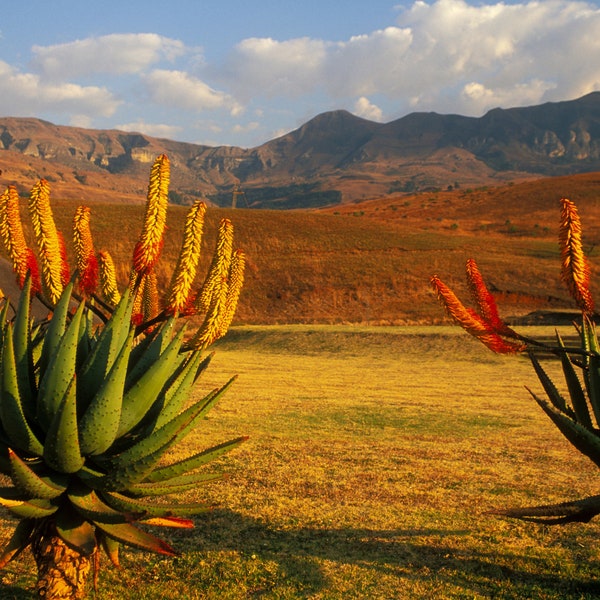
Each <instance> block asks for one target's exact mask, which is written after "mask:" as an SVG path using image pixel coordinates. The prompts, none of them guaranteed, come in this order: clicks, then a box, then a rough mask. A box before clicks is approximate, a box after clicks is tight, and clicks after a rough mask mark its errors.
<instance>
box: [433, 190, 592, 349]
mask: <svg viewBox="0 0 600 600" xmlns="http://www.w3.org/2000/svg"><path fill="white" fill-rule="evenodd" d="M560 203H561V215H560V227H559V235H558V240H559V247H560V255H561V279H562V281H563V283H564V284H565V285H566V287H567V289H568V291H569V293H570V295H571V296H572V298H573V299H574V300H575V302H576V304H577V306H578V307H579V308H580V309H581V311H582V312H583V313H584V315H591V314H592V313H593V311H594V301H593V298H592V292H591V290H590V268H589V263H588V261H587V259H586V257H585V254H584V251H583V243H582V239H581V231H582V228H581V221H580V219H579V213H578V211H577V207H576V206H575V204H574V203H573V202H571V201H570V200H568V199H567V198H562V199H561V201H560ZM467 282H468V285H469V290H470V292H471V296H472V298H473V301H474V304H475V305H476V307H477V308H476V309H472V308H466V307H465V306H464V305H463V304H462V302H461V301H460V300H459V299H458V298H457V296H456V295H455V294H454V292H452V290H451V289H450V288H449V287H448V286H447V285H446V284H444V283H443V282H442V281H441V280H440V278H439V277H438V276H437V275H434V276H433V277H432V278H431V285H432V287H433V289H434V291H435V292H436V295H437V296H438V299H439V300H440V302H441V303H442V305H443V306H444V308H445V309H446V312H447V313H448V315H449V316H450V317H452V319H453V320H454V322H455V323H457V324H458V325H460V326H461V327H462V328H463V329H465V330H466V331H467V332H468V333H470V334H471V335H472V336H474V337H475V338H477V339H478V340H479V341H481V342H482V343H483V344H485V345H486V346H487V347H488V348H490V349H491V350H493V351H494V352H498V353H513V352H522V351H524V350H526V349H527V346H528V344H529V343H530V342H531V340H528V339H527V338H525V337H524V336H521V335H520V334H518V333H517V332H515V331H514V330H513V329H511V328H510V327H509V326H508V325H507V324H506V323H505V322H504V321H503V320H502V319H501V318H500V315H499V313H498V308H497V306H496V301H495V299H494V297H493V295H492V294H491V293H490V291H489V289H488V288H487V286H486V285H485V282H484V280H483V277H482V276H481V273H480V271H479V268H478V267H477V264H476V263H475V261H474V260H473V259H469V260H468V261H467Z"/></svg>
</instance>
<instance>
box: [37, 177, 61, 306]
mask: <svg viewBox="0 0 600 600" xmlns="http://www.w3.org/2000/svg"><path fill="white" fill-rule="evenodd" d="M29 213H30V215H31V222H32V225H33V232H34V235H35V240H36V244H37V248H38V256H39V258H40V263H41V267H42V289H43V291H44V294H45V295H46V297H47V299H48V300H49V301H50V302H51V303H52V304H56V303H57V302H58V299H59V298H60V295H61V293H62V290H63V288H64V283H63V281H64V274H65V270H64V268H65V267H64V261H63V255H64V246H62V244H61V240H60V237H59V235H58V231H57V229H56V224H55V223H54V217H53V215H52V209H51V208H50V186H49V185H48V182H47V181H46V180H45V179H41V180H40V181H39V182H38V183H37V184H36V185H35V186H34V187H33V189H32V190H31V195H30V197H29Z"/></svg>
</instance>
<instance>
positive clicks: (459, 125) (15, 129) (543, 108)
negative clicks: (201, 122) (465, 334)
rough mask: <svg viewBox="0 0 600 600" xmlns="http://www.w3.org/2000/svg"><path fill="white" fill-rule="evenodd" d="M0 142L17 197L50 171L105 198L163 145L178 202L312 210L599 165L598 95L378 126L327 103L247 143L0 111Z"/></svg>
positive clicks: (80, 192) (419, 115)
mask: <svg viewBox="0 0 600 600" xmlns="http://www.w3.org/2000/svg"><path fill="white" fill-rule="evenodd" d="M0 150H1V151H0V169H2V171H3V173H4V176H3V178H4V179H5V180H6V179H7V178H8V181H10V182H17V183H19V184H20V185H21V188H22V190H23V193H27V192H28V189H30V188H31V186H32V185H33V183H34V182H35V179H36V178H39V177H47V178H48V177H54V182H53V185H54V187H55V188H57V190H58V192H59V193H61V194H63V195H64V197H70V195H77V197H81V196H84V197H85V196H90V195H91V196H94V194H97V195H99V194H100V192H99V190H101V191H102V192H103V193H104V192H106V191H107V190H106V186H107V185H108V186H110V185H112V186H114V190H113V191H114V194H115V196H117V195H118V194H119V193H121V194H122V193H125V192H126V191H127V193H129V192H131V193H133V192H135V193H139V192H140V191H143V190H144V189H145V187H144V186H145V184H144V183H143V180H144V179H145V178H146V177H147V165H148V164H149V163H150V162H151V161H153V160H154V158H155V157H156V156H157V155H158V154H160V153H163V152H165V153H167V154H168V155H169V156H170V157H171V159H172V163H173V164H174V165H177V167H176V168H174V169H173V173H172V186H171V189H172V191H173V198H174V199H176V200H177V201H180V202H186V203H187V202H191V201H192V200H193V199H195V198H198V197H205V198H208V199H209V200H212V201H213V202H215V203H217V204H228V203H230V201H231V190H232V188H233V186H234V185H236V184H241V185H242V186H243V188H244V190H245V191H246V195H247V197H248V198H249V199H250V200H249V204H251V205H252V206H277V207H281V206H286V207H288V206H309V205H310V206H317V205H319V204H320V203H321V204H322V203H323V202H325V203H331V202H332V201H333V200H332V198H335V199H336V200H335V201H342V202H344V201H355V200H359V199H363V198H366V197H375V196H378V195H379V196H381V195H385V194H387V193H390V192H394V191H402V190H411V191H412V190H419V189H431V188H446V187H448V186H450V185H452V186H454V185H457V184H458V185H460V186H465V187H472V186H477V185H490V184H494V183H501V182H502V181H506V180H514V179H518V178H524V177H532V176H542V175H564V174H570V173H578V172H584V171H599V170H600V92H592V93H590V94H587V95H585V96H583V97H582V98H579V99H575V100H568V101H563V102H554V103H545V104H541V105H537V106H530V107H519V108H509V109H502V108H496V109H493V110H490V111H489V112H487V113H486V114H485V115H484V116H482V117H479V118H475V117H465V116H461V115H442V114H438V113H435V112H415V113H411V114H409V115H407V116H405V117H402V118H400V119H397V120H395V121H392V122H390V123H376V122H374V121H369V120H368V119H364V118H362V117H358V116H356V115H353V114H352V113H350V112H348V111H346V110H332V111H329V112H325V113H322V114H319V115H317V116H315V117H314V118H312V119H310V120H309V121H307V122H306V123H304V124H303V125H301V126H300V127H298V128H297V129H295V130H294V131H291V132H289V133H287V134H285V135H283V136H280V137H278V138H276V139H274V140H271V141H269V142H267V143H265V144H262V145H261V146H259V147H257V148H250V149H243V148H237V147H234V146H222V147H208V146H200V145H196V144H190V143H182V142H176V141H172V140H166V139H157V138H153V137H151V136H146V135H143V134H141V133H126V132H122V131H115V130H107V131H103V130H89V129H81V128H75V127H62V126H57V125H53V124H52V123H48V122H47V121H42V120H39V119H34V118H11V117H7V118H0ZM19 161H20V165H19V166H17V163H19ZM108 173H111V174H112V175H113V176H114V175H118V176H119V179H118V180H115V179H114V177H112V178H111V177H107V176H106V175H107V174H108ZM113 180H114V181H115V183H108V182H109V181H113ZM274 199H275V200H274Z"/></svg>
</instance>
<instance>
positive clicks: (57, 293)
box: [0, 155, 246, 599]
mask: <svg viewBox="0 0 600 600" xmlns="http://www.w3.org/2000/svg"><path fill="white" fill-rule="evenodd" d="M168 183H169V160H168V158H167V156H166V155H160V156H159V157H158V158H157V159H156V161H155V163H154V166H153V167H152V171H151V174H150V183H149V186H148V195H147V204H146V216H145V219H144V223H143V228H142V232H141V234H140V238H139V241H138V242H137V244H136V245H135V249H134V252H133V260H132V269H131V275H130V280H129V285H127V286H126V288H125V290H124V291H123V292H122V293H121V292H120V291H119V289H118V287H117V280H116V274H115V267H114V263H113V261H112V257H111V256H110V254H109V253H108V252H107V251H105V250H102V251H100V252H96V251H95V249H94V244H93V240H92V235H91V229H90V211H89V209H88V208H86V207H80V208H79V209H78V211H77V214H76V216H75V220H74V240H73V241H74V244H73V246H74V251H75V256H76V259H77V265H76V267H77V269H76V271H75V273H74V275H73V277H72V278H71V279H70V280H69V278H68V275H67V274H68V270H69V269H68V264H67V260H66V253H65V248H64V243H63V241H62V239H63V238H62V236H61V235H60V232H58V230H57V229H56V226H55V225H54V219H53V215H52V210H51V207H50V190H49V187H48V184H47V182H45V181H43V180H42V181H40V183H39V184H38V185H36V186H35V187H34V189H33V190H32V193H31V198H30V202H29V207H30V213H31V220H32V229H33V233H34V240H35V244H36V247H37V257H36V255H35V253H34V252H33V251H32V250H31V249H30V248H29V247H28V246H27V244H26V242H25V236H24V230H23V226H22V224H21V221H20V218H19V210H18V209H19V206H18V200H19V198H18V196H17V194H16V190H15V189H14V187H9V189H8V190H7V192H6V193H4V194H3V195H2V196H1V197H0V238H2V241H3V243H4V246H5V250H6V253H7V255H8V257H9V259H10V260H12V263H13V269H14V271H15V274H16V275H17V281H18V283H19V285H20V286H21V287H22V289H23V291H22V294H21V298H20V300H19V302H18V306H17V308H16V310H14V311H13V308H12V304H11V303H10V301H9V300H8V299H7V298H2V300H0V302H1V303H0V472H1V473H2V474H4V475H5V476H6V479H5V483H6V485H2V484H0V506H3V507H4V508H5V509H6V510H8V511H9V512H10V513H12V515H13V516H14V517H16V518H17V519H18V520H19V522H18V525H17V527H16V528H15V531H14V534H13V535H12V537H11V538H10V540H9V541H8V543H7V544H6V546H5V548H4V550H3V551H0V567H3V566H5V565H6V564H7V563H8V562H9V561H10V560H12V559H13V558H15V556H17V555H18V554H19V553H20V552H21V551H23V550H24V549H25V548H27V547H28V546H31V549H32V552H33V555H34V558H35V560H36V564H37V568H38V581H37V583H36V590H37V593H38V595H39V596H41V597H44V598H47V599H51V598H54V599H56V598H82V597H84V595H85V584H86V578H87V574H88V573H89V570H90V568H91V566H92V564H96V563H97V561H96V559H97V557H98V552H97V550H98V549H99V548H102V549H104V550H105V551H106V553H107V555H108V557H109V558H110V560H111V561H112V562H113V563H114V564H115V565H118V564H119V548H120V547H121V545H127V546H132V547H136V548H140V549H142V550H146V551H150V552H157V553H160V554H165V555H174V554H177V552H176V550H175V549H174V548H172V547H171V545H169V543H167V542H166V541H165V540H163V539H161V538H160V537H157V536H156V535H155V534H154V533H151V532H150V531H149V530H148V528H146V527H145V526H146V525H149V526H166V527H192V526H193V522H192V520H191V517H193V516H194V515H197V514H199V513H202V512H203V511H206V510H207V508H208V507H207V506H205V505H204V504H198V503H181V502H179V501H175V500H171V501H170V502H169V501H168V498H170V497H171V495H172V494H176V493H180V492H185V491H187V490H191V489H193V488H196V487H197V486H199V485H201V484H203V483H206V482H210V481H212V480H214V479H216V478H218V477H219V474H218V473H207V472H206V471H205V470H204V469H203V467H204V466H205V465H206V464H207V463H210V462H211V461H212V460H214V459H216V458H217V457H220V456H221V455H223V454H224V453H226V452H228V451H229V450H231V449H233V448H235V447H236V446H238V445H239V444H240V443H241V442H242V441H243V440H244V439H246V438H245V437H238V438H236V439H232V440H230V441H227V442H225V443H223V444H220V445H218V446H215V447H212V448H208V449H205V450H202V451H199V452H197V453H195V454H192V455H191V456H189V457H188V458H185V459H183V460H179V461H176V462H171V463H169V455H170V451H171V450H172V449H173V446H174V445H176V444H177V443H179V442H181V441H182V440H183V439H184V438H185V436H187V435H188V434H189V433H190V432H191V431H193V430H194V429H195V428H196V427H197V425H198V424H199V422H200V421H201V420H202V419H203V418H204V417H205V416H206V414H207V412H208V411H209V410H210V409H211V408H212V407H213V406H214V405H215V403H216V402H217V401H218V400H219V398H220V397H221V396H222V395H223V393H224V392H225V390H227V388H228V387H229V386H230V385H231V383H232V382H233V380H234V379H235V377H234V378H232V379H230V380H229V381H228V382H227V383H226V384H225V385H224V386H223V387H221V388H218V389H215V390H213V391H212V392H210V393H209V394H208V395H207V396H205V397H203V398H199V399H195V398H194V397H193V396H192V394H191V391H192V388H193V386H194V384H195V383H196V382H197V380H198V378H199V377H200V375H201V374H202V373H203V372H204V370H205V369H206V367H207V366H208V364H209V362H210V356H211V355H210V354H208V355H206V354H205V352H206V349H207V347H208V346H209V345H210V344H212V343H213V342H214V341H215V340H216V339H218V338H219V337H221V336H223V335H224V334H225V332H226V330H227V328H228V326H229V324H230V322H231V318H232V316H233V312H235V308H236V304H237V300H238V297H239V294H240V289H241V286H242V283H243V267H244V255H243V252H241V251H240V250H236V252H235V260H232V257H231V253H230V252H229V253H223V252H220V250H219V245H217V248H216V250H215V254H216V255H217V258H215V260H214V261H213V264H216V265H217V267H218V268H219V269H220V271H219V272H220V273H221V279H220V285H219V286H213V288H212V291H211V292H210V293H209V294H208V298H209V302H208V307H207V308H206V309H205V310H204V311H201V310H200V309H199V308H196V307H194V299H195V297H196V296H197V295H199V294H202V293H205V294H206V292H203V288H204V287H205V286H201V287H200V289H199V290H198V291H196V292H195V291H194V289H193V286H194V281H195V279H196V277H195V275H196V267H197V264H198V259H199V254H200V250H201V245H200V241H201V233H202V219H203V215H204V210H205V206H204V205H203V204H202V203H197V204H196V205H195V206H194V207H193V208H192V210H191V211H190V215H189V216H188V219H187V226H186V229H185V231H184V239H183V241H182V246H181V248H182V249H181V253H180V256H179V259H178V260H177V262H176V265H175V270H174V273H173V277H172V283H171V289H170V290H169V291H167V293H166V294H164V292H163V294H162V297H163V298H165V299H166V303H164V302H163V303H162V304H161V302H160V298H161V294H159V290H158V286H157V275H156V270H155V266H156V263H157V260H158V259H159V256H160V253H161V249H162V246H163V237H164V232H165V215H166V210H167V194H168ZM225 226H226V227H227V231H228V234H229V237H228V238H227V239H228V241H229V242H230V243H231V242H232V226H231V224H230V223H229V221H227V220H225V223H224V224H222V228H223V227H225ZM38 264H39V265H40V266H41V268H39V269H38V268H37V267H38ZM34 298H35V299H36V300H37V301H39V302H41V303H42V305H44V306H45V307H47V308H48V310H49V311H50V317H49V319H46V320H42V321H38V322H36V321H34V320H33V319H32V318H31V316H32V315H31V313H32V310H31V306H32V301H33V299H34ZM13 312H14V313H15V314H14V315H13V314H12V313H13ZM203 313H204V314H203ZM202 314H203V319H202V320H201V323H202V324H201V326H200V327H199V328H198V329H197V331H193V330H192V331H191V332H190V333H189V335H187V334H186V329H185V324H183V326H182V324H181V321H182V320H183V321H185V320H186V319H182V317H188V316H194V315H196V316H200V317H202ZM8 482H10V483H11V485H9V484H8ZM157 499H159V500H160V502H157V501H156V500H157Z"/></svg>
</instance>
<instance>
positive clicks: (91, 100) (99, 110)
mask: <svg viewBox="0 0 600 600" xmlns="http://www.w3.org/2000/svg"><path fill="white" fill-rule="evenodd" d="M0 97H2V110H3V112H4V113H5V114H10V115H14V116H21V115H24V116H30V115H32V114H39V113H43V112H48V111H50V112H54V113H61V114H67V115H70V116H72V117H73V118H84V117H86V116H102V117H110V116H112V115H113V114H114V113H115V111H116V110H117V108H118V106H119V104H120V101H119V100H118V99H117V98H116V97H115V96H114V95H113V94H112V93H111V92H110V91H108V90H107V89H106V88H104V87H98V86H82V85H78V84H75V83H68V82H66V83H48V82H44V81H43V80H42V79H41V78H40V77H39V76H38V75H36V74H33V73H21V72H19V71H17V70H16V69H14V68H13V67H11V66H10V65H8V64H7V63H5V62H3V61H0Z"/></svg>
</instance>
